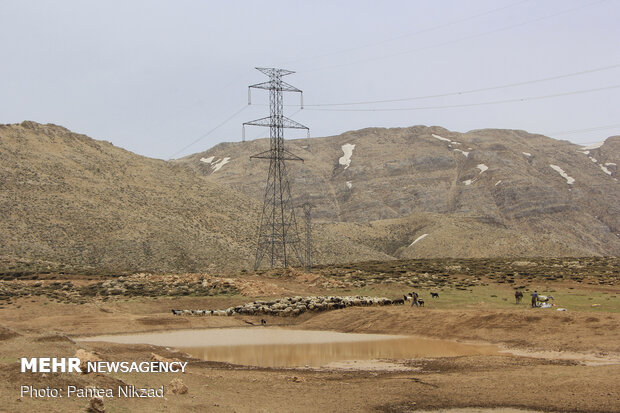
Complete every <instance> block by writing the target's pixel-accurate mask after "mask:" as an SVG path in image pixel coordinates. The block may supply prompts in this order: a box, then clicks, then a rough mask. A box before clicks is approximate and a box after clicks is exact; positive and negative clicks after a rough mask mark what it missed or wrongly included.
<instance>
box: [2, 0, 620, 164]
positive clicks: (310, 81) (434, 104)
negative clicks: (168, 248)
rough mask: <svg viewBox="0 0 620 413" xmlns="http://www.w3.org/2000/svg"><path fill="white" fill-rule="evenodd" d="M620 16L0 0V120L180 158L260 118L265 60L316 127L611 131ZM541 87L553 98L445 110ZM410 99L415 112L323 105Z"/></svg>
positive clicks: (609, 12)
mask: <svg viewBox="0 0 620 413" xmlns="http://www.w3.org/2000/svg"><path fill="white" fill-rule="evenodd" d="M619 19H620V0H606V1H597V0H526V1H522V0H471V1H465V0H428V1H427V0H417V1H414V0H409V1H386V0H383V1H379V0H376V1H366V0H349V1H337V0H329V1H317V0H313V1H292V0H283V1H225V0H222V1H205V0H203V1H198V0H194V1H189V0H187V1H179V0H176V1H172V0H170V1H154V0H148V1H130V0H124V1H111V0H106V1H99V2H95V1H83V0H75V1H62V0H57V1H43V0H42V1H28V0H19V1H18V0H14V1H13V0H0V50H1V51H2V60H1V64H0V123H16V122H21V121H23V120H34V121H37V122H41V123H48V122H49V123H55V124H59V125H62V126H65V127H67V128H69V129H71V130H73V131H75V132H80V133H84V134H87V135H89V136H91V137H93V138H96V139H104V140H108V141H111V142H112V143H114V144H115V145H117V146H120V147H123V148H126V149H128V150H131V151H133V152H136V153H139V154H142V155H146V156H151V157H157V158H162V159H168V158H170V157H171V156H173V155H174V156H175V157H180V156H184V155H187V154H190V153H195V152H199V151H202V150H205V149H207V148H209V147H211V146H213V145H215V144H217V143H218V142H222V141H236V140H240V139H241V124H242V123H243V122H244V121H249V120H252V119H256V118H260V117H263V116H267V115H268V107H267V106H264V105H265V104H267V103H268V95H267V92H265V91H255V92H253V98H252V100H253V103H255V104H256V105H252V106H249V107H248V106H247V86H248V85H249V84H252V83H259V82H262V81H265V80H266V79H267V78H266V77H265V76H264V75H263V74H261V73H260V72H258V71H256V70H254V69H253V68H254V67H255V66H266V67H284V68H286V69H290V70H294V71H296V72H297V73H296V74H293V75H290V76H287V77H286V78H285V80H286V81H288V82H289V83H291V84H293V85H295V86H297V87H298V88H300V89H302V90H303V91H304V103H306V104H307V105H308V106H307V107H306V108H305V109H304V110H303V111H298V109H299V108H298V107H297V106H295V105H298V103H299V97H298V96H295V95H288V96H286V98H285V103H286V104H287V105H290V106H288V107H287V108H286V110H285V113H286V114H293V116H292V118H293V119H295V120H297V121H298V122H301V123H303V124H305V125H307V126H309V127H310V130H311V135H312V136H328V135H335V134H339V133H342V132H345V131H348V130H353V129H360V128H365V127H373V126H378V127H404V126H413V125H439V126H443V127H445V128H448V129H451V130H456V131H460V132H465V131H468V130H472V129H481V128H509V129H524V130H527V131H530V132H536V133H544V134H547V135H549V136H553V137H556V138H559V139H568V140H571V141H573V142H579V143H585V142H594V141H600V140H602V139H604V138H605V137H607V136H611V135H614V134H620V24H618V21H619ZM610 66H615V67H612V68H609V67H610ZM601 68H607V69H606V70H599V71H595V72H590V73H585V74H582V75H578V76H570V77H564V78H560V79H553V80H548V81H544V82H538V83H528V84H525V85H519V86H511V87H505V88H499V89H493V90H488V91H483V92H478V93H465V94H462V95H448V96H442V97H432V98H423V99H415V100H409V101H401V102H393V103H373V104H364V105H355V106H319V107H317V106H310V105H312V104H323V103H349V102H363V101H375V100H389V99H399V98H413V97H424V96H429V95H442V94H451V93H456V92H463V91H469V90H475V89H481V88H487V87H494V86H502V85H509V84H514V83H520V82H527V81H531V80H537V79H546V78H553V77H557V76H562V75H569V74H574V73H578V72H584V71H591V70H593V69H601ZM613 86H616V87H615V88H610V87H613ZM592 89H599V90H596V91H591V92H588V93H578V94H571V95H566V94H567V93H570V92H581V91H590V90H592ZM549 95H563V96H556V97H552V98H544V99H534V100H524V101H516V102H509V103H495V104H489V105H475V106H461V107H454V106H458V105H470V104H479V103H487V102H497V101H506V100H513V99H514V100H517V99H522V98H532V97H542V96H549ZM446 106H453V107H446ZM429 107H431V109H428V108H429ZM410 108H414V109H415V108H424V109H416V110H402V111H401V110H392V111H372V112H362V111H332V110H333V109H410ZM316 109H330V111H318V110H316ZM238 111H241V112H240V113H238V114H237V115H236V116H234V117H233V118H231V119H230V120H229V121H228V122H226V123H225V124H224V125H223V126H221V127H219V128H218V129H216V130H214V131H213V132H211V133H210V134H208V136H205V135H207V133H208V132H210V131H212V130H213V128H215V127H216V126H218V125H220V124H221V123H222V122H223V121H224V120H226V119H227V118H229V117H231V116H232V115H233V114H234V113H236V112H238ZM614 125H615V126H614ZM610 126H611V127H610ZM601 127H604V128H601ZM591 128H598V129H597V130H590V131H583V130H584V129H591ZM575 130H579V132H576V133H561V132H571V131H575ZM295 132H297V133H295ZM266 134H268V130H266V129H262V128H248V130H247V135H246V136H247V138H248V139H253V138H256V137H259V136H266ZM202 136H204V138H203V139H201V140H200V141H198V142H197V143H196V144H194V145H192V146H190V147H188V148H187V149H185V150H183V151H182V152H181V153H178V151H179V150H181V149H182V148H184V147H185V146H186V145H188V144H190V143H191V142H194V141H196V140H197V139H199V138H200V137H202ZM289 136H290V137H298V136H304V134H303V133H302V134H300V133H299V131H293V132H291V133H290V134H289Z"/></svg>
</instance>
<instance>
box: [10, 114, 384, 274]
mask: <svg viewBox="0 0 620 413" xmlns="http://www.w3.org/2000/svg"><path fill="white" fill-rule="evenodd" d="M259 207H260V205H259V203H257V202H256V201H253V200H252V199H249V198H248V197H247V196H245V195H243V194H241V193H238V192H235V191H233V190H231V189H229V188H227V187H225V186H222V185H220V184H218V183H214V182H212V181H211V180H208V179H205V178H204V177H203V176H201V175H199V174H196V173H194V172H192V171H189V170H188V169H187V168H185V167H183V166H182V165H178V164H175V163H170V162H164V161H161V160H155V159H149V158H145V157H142V156H138V155H136V154H133V153H131V152H128V151H125V150H123V149H120V148H117V147H115V146H113V145H112V144H110V143H108V142H103V141H96V140H93V139H91V138H89V137H87V136H84V135H78V134H74V133H71V132H70V131H68V130H67V129H65V128H62V127H60V126H55V125H39V124H37V123H34V122H23V123H22V124H19V125H0V217H1V219H0V271H4V272H23V271H29V270H31V271H35V270H36V271H40V270H49V271H84V270H91V271H94V272H101V271H138V270H151V271H208V270H211V271H215V270H223V269H239V268H250V266H251V264H252V259H253V254H254V240H255V232H256V223H257V213H258V211H259ZM316 238H317V241H316V243H317V246H316V253H315V255H316V260H317V262H343V261H344V260H347V259H352V260H360V259H368V258H372V259H386V258H389V257H388V256H387V255H385V254H383V253H380V252H375V251H374V250H372V249H371V248H369V247H366V246H364V245H357V244H354V242H352V241H349V240H348V239H347V238H344V237H342V236H340V235H338V234H336V233H333V232H330V231H329V230H321V228H320V227H317V236H316Z"/></svg>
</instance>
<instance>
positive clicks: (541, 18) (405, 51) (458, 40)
mask: <svg viewBox="0 0 620 413" xmlns="http://www.w3.org/2000/svg"><path fill="white" fill-rule="evenodd" d="M605 1H608V0H597V1H595V2H593V3H588V4H585V5H582V6H579V7H574V8H572V9H567V10H563V11H561V12H558V13H554V14H548V15H546V16H542V17H538V18H535V19H531V20H526V21H524V22H521V23H516V24H512V25H509V26H504V27H500V28H498V29H494V30H490V31H487V32H482V33H478V34H474V35H471V36H466V37H462V38H460V39H453V40H448V41H446V42H442V43H437V44H434V45H431V46H425V47H420V48H417V49H409V50H404V51H402V52H398V53H392V54H388V55H383V56H379V57H374V58H369V59H361V60H357V61H354V62H349V63H341V64H337V65H329V66H322V67H318V68H315V69H309V70H305V71H303V72H298V73H307V72H316V71H319V70H325V69H335V68H338V67H344V66H351V65H356V64H360V63H366V62H373V61H377V60H383V59H387V58H391V57H396V56H401V55H404V54H409V53H413V52H418V51H422V50H428V49H433V48H436V47H441V46H445V45H448V44H452V43H458V42H462V41H465V40H470V39H475V38H477V37H482V36H486V35H489V34H494V33H498V32H502V31H505V30H510V29H514V28H515V27H520V26H525V25H527V24H530V23H535V22H538V21H542V20H546V19H550V18H553V17H557V16H560V15H562V14H566V13H570V12H573V11H576V10H580V9H583V8H586V7H590V6H594V5H597V4H600V3H603V2H605Z"/></svg>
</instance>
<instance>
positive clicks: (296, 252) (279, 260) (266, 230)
mask: <svg viewBox="0 0 620 413" xmlns="http://www.w3.org/2000/svg"><path fill="white" fill-rule="evenodd" d="M256 69H257V70H259V71H261V72H262V73H264V74H265V75H267V76H269V81H267V82H264V83H257V84H255V85H251V86H249V88H248V104H250V103H251V101H250V91H251V89H252V88H255V89H265V90H268V91H269V108H270V115H269V117H266V118H261V119H256V120H253V121H250V122H245V123H244V124H243V127H244V134H243V135H244V137H245V126H246V125H254V126H266V127H269V150H267V151H265V152H261V153H259V154H256V155H253V156H251V157H250V159H269V175H268V177H267V185H266V186H265V196H264V200H263V210H262V214H261V220H260V226H259V230H258V246H257V249H256V258H255V261H254V269H255V270H256V269H258V268H259V266H260V264H261V261H262V260H263V258H264V257H265V255H268V256H269V257H270V264H271V268H273V267H275V266H276V265H283V266H284V267H287V266H289V265H290V264H291V258H292V257H293V256H294V257H295V258H296V259H297V260H299V263H300V264H301V265H303V264H304V259H303V256H302V252H301V248H300V247H301V245H300V241H299V233H298V229H297V220H296V218H295V208H294V206H293V204H292V202H291V188H290V184H289V180H288V176H287V172H286V162H285V161H302V162H303V159H302V158H300V157H298V156H296V155H294V154H292V153H291V152H289V151H288V150H286V149H285V148H284V128H293V129H306V130H309V129H308V128H307V127H306V126H304V125H302V124H300V123H297V122H295V121H294V120H291V119H289V118H287V117H285V116H284V115H283V113H282V112H283V97H282V92H299V93H302V91H301V90H299V89H297V88H296V87H294V86H291V85H289V84H288V83H286V82H283V81H282V76H286V75H290V74H291V73H295V72H292V71H290V70H285V69H275V68H262V67H257V68H256ZM302 96H303V95H302ZM302 107H303V97H302ZM244 140H245V139H244Z"/></svg>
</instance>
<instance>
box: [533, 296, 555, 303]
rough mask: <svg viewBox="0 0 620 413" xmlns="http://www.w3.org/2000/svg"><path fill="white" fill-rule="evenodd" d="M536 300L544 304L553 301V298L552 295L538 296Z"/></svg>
mask: <svg viewBox="0 0 620 413" xmlns="http://www.w3.org/2000/svg"><path fill="white" fill-rule="evenodd" d="M536 300H537V301H538V302H539V303H546V302H548V301H549V300H553V296H552V295H539V296H537V297H536Z"/></svg>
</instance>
